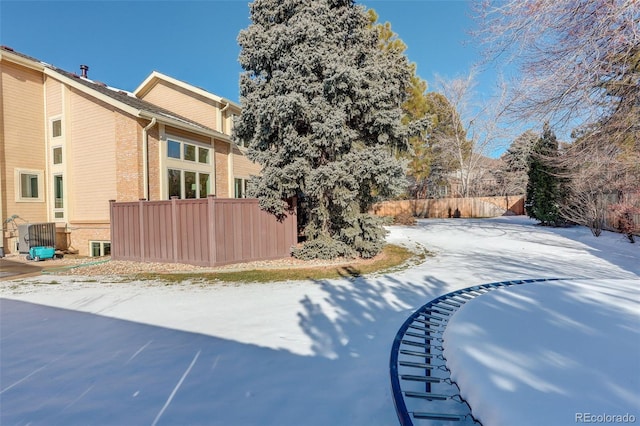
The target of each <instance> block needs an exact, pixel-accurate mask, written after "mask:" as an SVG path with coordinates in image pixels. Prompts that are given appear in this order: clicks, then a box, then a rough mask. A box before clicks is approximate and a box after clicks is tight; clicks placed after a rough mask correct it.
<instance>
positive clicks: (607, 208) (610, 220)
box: [602, 192, 640, 235]
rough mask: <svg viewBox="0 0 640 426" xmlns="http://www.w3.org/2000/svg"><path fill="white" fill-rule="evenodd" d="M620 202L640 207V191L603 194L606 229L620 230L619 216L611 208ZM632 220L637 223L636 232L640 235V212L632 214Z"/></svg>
mask: <svg viewBox="0 0 640 426" xmlns="http://www.w3.org/2000/svg"><path fill="white" fill-rule="evenodd" d="M620 202H624V203H625V204H628V205H630V206H634V207H636V208H640V192H636V193H626V194H618V193H611V194H605V195H603V196H602V203H603V210H604V212H605V213H604V228H605V229H608V230H610V231H619V216H618V215H617V214H616V213H615V212H613V211H612V210H611V206H613V205H614V204H617V203H620ZM631 220H632V221H633V223H634V225H635V230H634V233H635V234H637V235H640V214H638V213H636V214H633V215H631Z"/></svg>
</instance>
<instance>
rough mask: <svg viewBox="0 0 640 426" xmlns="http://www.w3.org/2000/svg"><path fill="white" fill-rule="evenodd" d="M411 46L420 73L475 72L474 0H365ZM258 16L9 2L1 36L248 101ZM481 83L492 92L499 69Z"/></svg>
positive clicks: (70, 62)
mask: <svg viewBox="0 0 640 426" xmlns="http://www.w3.org/2000/svg"><path fill="white" fill-rule="evenodd" d="M358 3H359V4H363V5H364V6H366V7H368V8H373V9H375V10H376V11H377V12H378V15H379V17H380V18H379V19H380V21H381V22H385V21H389V22H390V23H391V25H392V29H393V30H394V31H395V32H396V33H398V34H399V35H400V37H401V38H402V39H403V40H404V42H405V43H406V44H407V45H408V50H407V55H408V57H409V60H410V61H411V62H415V63H416V64H417V65H418V74H419V75H420V76H421V77H422V78H423V79H425V80H427V82H428V83H429V85H430V86H431V87H433V82H434V75H435V74H440V75H442V76H446V77H455V76H459V75H464V74H466V73H467V72H468V71H469V69H470V67H471V66H472V64H473V63H474V61H475V60H476V59H477V51H476V49H475V48H474V46H473V43H469V40H470V37H469V35H468V30H469V29H470V28H471V27H472V25H473V21H472V19H471V18H470V12H471V10H470V3H469V2H466V1H454V0H448V1H446V0H441V1H432V0H413V1H410V0H407V1H398V0H394V1H392V0H366V1H359V2H358ZM249 24H250V21H249V8H248V2H247V1H246V0H200V1H188V0H187V1H159V0H138V1H118V0H113V1H100V0H96V1H90V0H84V1H31V0H17V1H12V0H1V1H0V43H1V44H2V45H6V46H9V47H12V48H13V49H15V50H16V51H19V52H22V53H24V54H27V55H30V56H33V57H36V58H38V59H40V60H42V61H44V62H47V63H50V64H53V65H55V66H57V67H59V68H63V69H65V70H67V71H73V72H77V73H80V71H79V66H80V64H87V65H89V67H90V69H89V78H91V79H94V80H98V81H102V82H104V83H107V84H109V85H110V86H114V87H118V88H121V89H125V90H134V89H135V88H136V87H137V86H138V85H139V84H140V83H141V82H142V81H143V80H144V79H145V78H146V77H147V76H148V75H149V74H150V73H151V72H152V71H154V70H156V71H159V72H162V73H164V74H167V75H169V76H172V77H174V78H177V79H179V80H183V81H186V82H188V83H191V84H193V85H196V86H199V87H202V88H204V89H206V90H208V91H210V92H213V93H215V94H217V95H220V96H223V97H226V98H228V99H231V100H234V101H238V97H239V95H238V92H239V90H238V76H239V73H240V71H241V69H240V66H239V65H238V61H237V58H238V53H239V47H238V44H237V42H236V38H237V35H238V32H239V31H240V30H241V29H243V28H246V27H247V26H248V25H249ZM479 83H480V85H479V86H478V89H479V90H480V91H486V93H487V94H488V92H489V91H490V87H489V86H490V84H491V77H490V76H481V79H480V81H479Z"/></svg>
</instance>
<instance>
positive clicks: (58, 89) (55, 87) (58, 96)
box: [45, 78, 63, 120]
mask: <svg viewBox="0 0 640 426" xmlns="http://www.w3.org/2000/svg"><path fill="white" fill-rule="evenodd" d="M45 90H46V92H47V99H46V102H47V117H46V118H47V120H48V119H50V118H51V117H55V116H60V115H62V111H63V105H62V83H60V82H59V81H57V80H54V79H52V78H47V80H46V83H45Z"/></svg>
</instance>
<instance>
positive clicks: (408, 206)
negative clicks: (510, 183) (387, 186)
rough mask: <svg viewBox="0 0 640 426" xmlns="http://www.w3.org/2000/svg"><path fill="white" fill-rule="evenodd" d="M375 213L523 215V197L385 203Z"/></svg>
mask: <svg viewBox="0 0 640 426" xmlns="http://www.w3.org/2000/svg"><path fill="white" fill-rule="evenodd" d="M372 212H373V213H374V214H375V215H377V216H396V215H399V214H403V213H404V214H411V215H413V216H415V217H426V218H446V217H496V216H503V215H506V214H514V215H522V214H524V195H509V196H501V197H476V198H435V199H425V200H399V201H385V202H382V203H377V204H374V206H373V208H372Z"/></svg>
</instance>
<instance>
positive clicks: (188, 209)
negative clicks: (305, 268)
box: [110, 196, 297, 266]
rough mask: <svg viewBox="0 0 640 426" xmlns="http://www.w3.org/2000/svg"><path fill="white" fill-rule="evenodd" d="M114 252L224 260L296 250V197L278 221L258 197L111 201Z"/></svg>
mask: <svg viewBox="0 0 640 426" xmlns="http://www.w3.org/2000/svg"><path fill="white" fill-rule="evenodd" d="M110 206H111V208H110V210H111V258H112V259H114V260H134V261H139V262H171V263H189V264H193V265H200V266H219V265H225V264H230V263H239V262H248V261H254V260H266V259H278V258H284V257H288V256H290V255H291V246H293V245H295V244H296V243H297V217H296V207H295V202H293V203H292V210H291V212H290V214H288V215H287V217H286V218H285V219H284V220H283V221H278V220H277V219H276V218H275V217H274V216H273V215H270V214H268V213H266V212H264V211H262V210H260V208H259V206H258V200H256V199H218V198H215V197H213V196H210V197H209V198H206V199H189V200H175V199H174V200H171V201H137V202H124V203H117V202H115V201H112V202H111V203H110Z"/></svg>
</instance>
